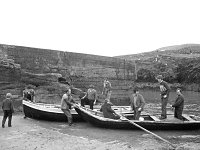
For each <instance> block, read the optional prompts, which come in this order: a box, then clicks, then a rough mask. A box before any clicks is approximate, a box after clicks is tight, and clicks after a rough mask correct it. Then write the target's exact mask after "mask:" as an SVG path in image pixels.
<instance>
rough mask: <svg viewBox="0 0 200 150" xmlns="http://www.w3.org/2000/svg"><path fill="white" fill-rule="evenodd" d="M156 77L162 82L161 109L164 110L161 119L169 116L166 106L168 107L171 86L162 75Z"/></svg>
mask: <svg viewBox="0 0 200 150" xmlns="http://www.w3.org/2000/svg"><path fill="white" fill-rule="evenodd" d="M156 79H157V80H158V82H159V83H160V95H161V110H162V112H161V117H160V119H166V118H167V109H166V107H167V102H168V98H169V91H170V88H169V86H168V83H167V82H165V81H164V80H163V76H162V75H158V76H157V77H156Z"/></svg>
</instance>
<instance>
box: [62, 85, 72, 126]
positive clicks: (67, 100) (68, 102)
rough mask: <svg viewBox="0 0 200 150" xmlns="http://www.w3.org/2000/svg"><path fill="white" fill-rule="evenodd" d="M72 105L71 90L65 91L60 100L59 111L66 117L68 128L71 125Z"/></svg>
mask: <svg viewBox="0 0 200 150" xmlns="http://www.w3.org/2000/svg"><path fill="white" fill-rule="evenodd" d="M73 103H75V101H74V100H73V99H72V96H71V89H67V90H66V91H65V93H64V94H63V96H62V99H61V110H62V111H63V112H64V114H65V115H66V116H67V119H68V124H69V126H71V125H72V124H73V120H72V115H71V112H70V109H71V106H72V105H73Z"/></svg>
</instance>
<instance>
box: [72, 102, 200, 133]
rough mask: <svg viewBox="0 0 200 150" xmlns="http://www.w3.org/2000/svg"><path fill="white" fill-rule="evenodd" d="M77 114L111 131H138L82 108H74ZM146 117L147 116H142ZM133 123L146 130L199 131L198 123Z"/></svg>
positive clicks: (122, 121)
mask: <svg viewBox="0 0 200 150" xmlns="http://www.w3.org/2000/svg"><path fill="white" fill-rule="evenodd" d="M75 109H76V111H77V113H78V114H79V115H80V116H81V117H82V118H83V119H84V120H85V121H87V122H89V123H91V124H93V125H95V126H98V127H102V128H112V129H134V130H136V129H139V128H138V127H136V126H134V125H133V124H131V123H130V122H129V121H127V120H114V119H108V118H103V117H96V116H95V115H91V114H90V113H89V112H88V111H87V110H85V109H84V108H82V107H80V106H79V107H76V108H75ZM143 117H144V118H145V117H148V116H143ZM133 122H134V123H136V124H138V125H140V126H142V127H143V128H145V129H148V130H194V129H200V121H192V122H189V121H179V122H167V121H139V120H133Z"/></svg>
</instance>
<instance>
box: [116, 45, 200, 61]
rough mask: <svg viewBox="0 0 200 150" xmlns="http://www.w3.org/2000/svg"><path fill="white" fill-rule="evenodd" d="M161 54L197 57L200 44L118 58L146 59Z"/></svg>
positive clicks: (199, 55) (199, 53)
mask: <svg viewBox="0 0 200 150" xmlns="http://www.w3.org/2000/svg"><path fill="white" fill-rule="evenodd" d="M159 55H163V56H171V57H175V58H196V57H200V44H183V45H175V46H168V47H162V48H159V49H157V50H154V51H151V52H145V53H139V54H130V55H121V56H116V57H117V58H122V59H127V60H138V59H140V60H146V59H150V58H156V57H157V56H159Z"/></svg>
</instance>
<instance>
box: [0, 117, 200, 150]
mask: <svg viewBox="0 0 200 150" xmlns="http://www.w3.org/2000/svg"><path fill="white" fill-rule="evenodd" d="M0 118H2V116H0ZM6 125H7V124H6ZM0 133H1V134H0V141H1V142H0V149H2V150H4V149H7V150H113V149H115V150H168V149H171V148H170V146H169V145H168V144H166V143H163V142H162V141H160V140H158V139H155V138H154V137H152V136H151V135H149V134H147V133H144V132H143V131H134V132H133V131H118V130H117V131H116V130H110V129H100V128H96V127H93V126H91V125H88V123H86V122H77V123H75V125H74V126H72V127H69V126H68V125H67V124H66V123H65V122H46V121H37V120H33V119H24V118H23V115H22V114H15V115H14V116H13V122H12V127H11V128H8V127H7V126H6V127H5V128H0ZM168 138H171V140H170V141H171V142H173V143H174V142H175V141H177V140H179V142H178V143H179V144H178V145H177V146H178V147H177V149H181V150H182V149H184V150H198V149H200V148H199V147H200V143H198V140H199V139H200V137H198V136H195V137H183V139H184V138H185V139H187V138H189V139H192V140H191V141H189V142H186V141H182V142H181V140H180V139H181V138H180V137H178V136H175V137H173V136H170V137H168ZM179 138H180V139H179ZM195 139H196V141H195ZM167 140H169V139H167ZM176 144H177V142H176Z"/></svg>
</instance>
